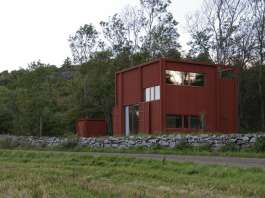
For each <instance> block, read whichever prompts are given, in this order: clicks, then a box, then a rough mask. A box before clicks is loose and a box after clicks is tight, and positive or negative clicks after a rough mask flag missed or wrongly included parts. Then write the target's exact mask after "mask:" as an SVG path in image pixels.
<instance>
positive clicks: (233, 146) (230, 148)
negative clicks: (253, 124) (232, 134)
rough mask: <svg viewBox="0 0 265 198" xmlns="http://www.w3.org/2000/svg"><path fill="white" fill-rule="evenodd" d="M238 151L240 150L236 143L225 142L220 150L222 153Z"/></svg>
mask: <svg viewBox="0 0 265 198" xmlns="http://www.w3.org/2000/svg"><path fill="white" fill-rule="evenodd" d="M239 150H240V147H239V146H238V145H237V144H236V143H234V142H227V143H226V144H225V145H224V146H223V147H222V148H221V151H223V152H227V151H232V152H235V151H239Z"/></svg>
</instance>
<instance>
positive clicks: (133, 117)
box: [124, 105, 139, 136]
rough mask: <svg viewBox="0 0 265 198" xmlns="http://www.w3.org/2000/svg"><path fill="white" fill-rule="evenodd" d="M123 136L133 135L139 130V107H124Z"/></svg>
mask: <svg viewBox="0 0 265 198" xmlns="http://www.w3.org/2000/svg"><path fill="white" fill-rule="evenodd" d="M124 111H125V114H124V120H125V135H126V136H128V135H135V134H137V133H138V130H139V106H138V105H132V106H125V109H124Z"/></svg>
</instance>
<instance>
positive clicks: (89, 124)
mask: <svg viewBox="0 0 265 198" xmlns="http://www.w3.org/2000/svg"><path fill="white" fill-rule="evenodd" d="M75 128H76V133H77V135H78V136H79V137H99V136H106V135H107V125H106V121H105V120H99V119H89V118H83V119H79V120H78V121H77V122H76V125H75Z"/></svg>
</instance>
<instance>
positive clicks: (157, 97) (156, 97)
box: [155, 86, 160, 100]
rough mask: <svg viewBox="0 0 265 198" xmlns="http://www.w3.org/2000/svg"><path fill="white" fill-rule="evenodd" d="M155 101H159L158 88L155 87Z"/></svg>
mask: <svg viewBox="0 0 265 198" xmlns="http://www.w3.org/2000/svg"><path fill="white" fill-rule="evenodd" d="M155 100H160V86H155Z"/></svg>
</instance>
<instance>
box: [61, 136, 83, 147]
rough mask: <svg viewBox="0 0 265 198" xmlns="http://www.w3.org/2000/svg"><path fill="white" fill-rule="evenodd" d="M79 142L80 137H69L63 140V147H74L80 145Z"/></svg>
mask: <svg viewBox="0 0 265 198" xmlns="http://www.w3.org/2000/svg"><path fill="white" fill-rule="evenodd" d="M78 143H79V138H78V137H72V138H67V140H66V141H65V142H63V144H62V147H63V148H64V149H73V148H75V147H77V146H78Z"/></svg>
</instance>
